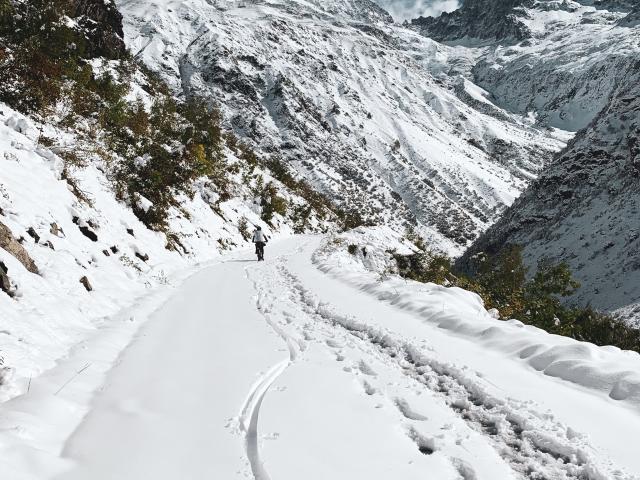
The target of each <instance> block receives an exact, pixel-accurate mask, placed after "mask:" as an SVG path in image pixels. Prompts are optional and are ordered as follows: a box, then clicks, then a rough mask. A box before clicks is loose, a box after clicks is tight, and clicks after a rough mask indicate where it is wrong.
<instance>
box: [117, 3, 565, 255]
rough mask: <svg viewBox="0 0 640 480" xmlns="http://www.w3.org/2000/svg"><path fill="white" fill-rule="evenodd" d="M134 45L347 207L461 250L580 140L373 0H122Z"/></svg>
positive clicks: (460, 52) (459, 52)
mask: <svg viewBox="0 0 640 480" xmlns="http://www.w3.org/2000/svg"><path fill="white" fill-rule="evenodd" d="M118 5H119V7H120V9H121V10H122V12H123V14H124V18H125V22H126V24H125V35H126V38H127V43H128V45H129V46H130V48H131V49H132V50H133V51H134V52H137V55H138V56H139V57H140V58H142V59H144V61H145V62H146V63H147V64H148V65H150V66H151V67H152V68H153V69H155V70H156V71H159V72H161V73H162V74H163V75H164V76H165V77H166V78H167V79H168V80H169V81H170V82H172V84H173V86H174V88H176V89H178V90H180V91H182V92H183V93H184V94H186V95H190V94H202V93H203V92H207V93H208V95H209V97H210V98H211V99H212V100H213V101H216V102H218V103H219V104H220V105H221V108H222V110H223V112H224V115H225V118H226V121H227V125H228V126H229V127H230V128H232V129H233V130H234V131H235V132H236V133H237V134H238V135H239V136H240V137H241V138H244V139H247V140H248V141H249V142H251V144H252V145H253V146H254V147H255V148H257V149H258V150H259V151H261V152H264V153H266V154H270V155H276V156H279V157H281V158H283V159H284V160H285V161H286V162H287V163H288V164H289V165H291V166H293V167H294V168H295V170H296V171H297V172H298V173H299V174H300V175H301V176H302V177H304V178H306V179H307V180H309V181H310V182H311V183H312V184H313V185H314V186H315V187H316V188H317V189H318V190H320V191H321V192H323V193H325V194H327V195H329V196H330V197H331V198H334V199H336V200H337V201H338V202H339V203H340V204H341V205H342V206H343V208H345V209H346V210H349V211H356V212H358V213H359V214H360V215H362V216H363V217H365V218H368V219H371V220H374V221H382V222H385V223H389V224H394V225H396V226H397V227H398V228H399V229H401V230H404V228H405V227H406V225H410V224H416V225H417V230H418V231H419V232H421V233H422V234H423V235H424V236H425V237H427V238H429V239H430V240H431V242H432V244H433V245H434V247H439V248H442V249H444V250H447V251H449V252H451V253H459V252H461V250H462V248H464V247H465V246H466V245H468V244H469V242H470V241H471V240H473V239H474V238H475V237H476V236H477V234H478V233H479V232H481V231H483V230H485V229H486V228H487V227H488V226H489V225H490V224H491V223H493V222H494V221H495V220H496V219H497V218H498V215H499V214H500V213H501V212H502V211H503V209H504V207H505V206H506V205H509V204H511V203H512V201H513V200H514V199H515V198H516V197H517V196H518V195H519V194H520V192H521V191H522V190H523V189H524V188H525V187H526V186H527V185H528V183H529V182H530V181H531V179H533V178H534V177H535V176H536V175H537V174H538V173H539V171H540V170H541V168H542V167H543V165H544V164H546V163H548V162H549V161H550V159H551V158H552V156H553V153H554V152H556V151H557V150H559V149H560V148H561V147H562V146H563V141H566V140H567V139H568V138H569V137H568V136H567V135H566V134H562V132H555V131H553V130H549V129H546V128H545V129H539V128H536V127H533V126H532V125H531V124H530V121H529V120H528V119H524V118H523V117H522V116H520V115H514V114H510V113H508V112H506V111H504V110H503V109H501V108H499V107H496V106H495V105H494V104H493V103H492V100H491V99H490V98H489V96H488V95H487V94H486V92H484V91H483V90H482V89H479V88H477V87H476V86H475V85H474V84H472V83H471V82H469V81H468V80H467V79H465V78H464V77H463V76H462V75H461V73H463V72H465V71H468V69H469V68H470V66H471V65H472V64H473V63H474V62H473V59H472V58H471V56H472V55H473V52H470V51H468V50H466V49H460V48H450V47H446V46H443V45H441V44H438V43H436V42H434V41H432V40H430V39H426V38H424V37H423V36H421V35H419V34H417V33H416V32H414V31H412V30H410V29H406V28H403V27H400V26H398V25H395V24H393V23H392V20H391V17H390V16H389V15H388V14H387V13H386V12H385V11H383V10H382V9H380V7H378V6H377V5H376V4H374V3H372V2H369V1H364V0H332V1H322V2H321V1H311V2H302V1H294V0H289V1H286V2H272V1H251V2H231V1H219V2H214V3H212V2H207V1H204V0H188V1H184V2H183V1H180V2H177V1H173V0H166V1H162V2H153V3H148V2H142V1H140V0H121V1H120V2H118Z"/></svg>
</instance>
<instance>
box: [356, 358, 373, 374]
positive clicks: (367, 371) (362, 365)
mask: <svg viewBox="0 0 640 480" xmlns="http://www.w3.org/2000/svg"><path fill="white" fill-rule="evenodd" d="M358 368H359V369H360V371H361V372H362V373H364V374H365V375H369V376H371V377H375V376H377V375H378V374H377V373H376V372H375V370H374V369H373V368H371V367H370V366H369V364H368V363H366V362H365V361H364V360H360V362H358Z"/></svg>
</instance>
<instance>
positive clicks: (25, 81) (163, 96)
mask: <svg viewBox="0 0 640 480" xmlns="http://www.w3.org/2000/svg"><path fill="white" fill-rule="evenodd" d="M14 8H15V10H14ZM121 20H122V16H121V15H120V13H119V12H118V10H117V9H116V8H115V6H114V5H113V4H112V3H109V2H103V0H75V1H66V0H64V1H58V0H31V1H29V2H22V3H14V2H6V1H4V0H0V334H1V336H2V341H1V343H0V402H2V401H4V400H6V399H8V398H11V397H13V396H15V395H17V394H19V393H22V392H25V391H27V390H28V388H29V386H30V378H31V377H35V376H37V375H38V374H40V373H41V372H43V371H44V370H46V369H49V368H51V367H52V366H53V365H55V363H56V361H57V360H58V359H59V358H61V357H62V356H64V355H65V354H67V353H68V351H69V348H70V347H71V346H72V345H75V344H77V343H78V342H79V341H80V340H86V339H87V337H88V336H90V335H91V333H92V332H94V331H96V330H99V329H100V328H101V327H102V326H103V320H104V318H107V317H112V318H116V317H117V315H118V312H119V311H120V310H121V309H122V308H125V307H130V306H131V305H133V304H134V303H136V304H140V302H141V300H140V299H141V298H142V297H144V296H145V295H148V294H149V292H152V291H153V292H156V293H157V292H158V291H159V290H162V289H163V288H164V289H166V288H167V287H170V285H171V284H172V282H174V281H177V280H178V279H180V278H182V276H183V275H184V272H185V271H189V270H190V269H192V268H193V266H194V265H195V264H201V263H204V262H208V261H211V260H213V259H216V258H219V256H220V255H221V253H222V252H224V251H228V250H230V249H237V248H242V247H245V246H246V247H248V246H249V245H250V233H251V230H253V226H254V225H261V226H262V227H263V228H264V229H265V231H267V232H268V234H269V235H270V236H273V237H278V236H287V235H291V234H292V233H294V232H311V231H315V232H320V231H327V230H329V229H331V228H335V226H336V223H337V222H338V219H337V218H336V216H335V214H334V213H332V212H331V211H330V209H331V206H330V204H329V203H328V202H325V201H324V199H322V198H321V197H318V196H317V194H315V193H313V192H312V191H311V190H310V189H309V188H308V186H306V185H304V184H302V183H300V182H297V181H295V179H293V178H292V177H291V176H290V174H289V173H288V171H287V170H286V169H284V168H282V166H281V165H279V164H277V163H274V162H266V161H265V159H264V158H259V157H258V156H257V155H255V153H254V152H253V151H251V150H250V149H248V148H247V147H246V146H245V145H242V144H241V143H240V142H239V141H237V139H235V138H234V137H233V136H231V135H227V134H224V132H222V131H221V129H220V126H219V122H218V120H217V119H218V115H217V114H216V112H215V111H213V110H208V109H206V108H204V107H203V106H202V105H199V104H197V103H184V102H181V101H180V100H179V99H175V98H173V96H172V95H171V94H169V89H168V88H167V86H166V85H164V84H163V82H162V81H161V80H159V79H158V78H156V77H155V76H154V75H152V74H150V72H149V71H148V70H147V69H146V68H145V67H144V66H143V65H142V64H140V63H139V62H136V61H135V60H134V59H133V58H132V57H131V56H130V55H129V54H128V53H127V50H126V48H125V44H124V39H123V38H122V23H121ZM42 72H47V75H46V76H45V75H42ZM198 112H199V113H198ZM276 177H277V178H276ZM285 184H286V185H285ZM321 211H323V213H321ZM142 303H144V302H142ZM122 320H123V321H125V320H126V322H131V325H132V326H133V325H135V324H136V319H134V318H133V317H129V316H127V317H126V318H124V317H123V318H122ZM83 348H84V347H83Z"/></svg>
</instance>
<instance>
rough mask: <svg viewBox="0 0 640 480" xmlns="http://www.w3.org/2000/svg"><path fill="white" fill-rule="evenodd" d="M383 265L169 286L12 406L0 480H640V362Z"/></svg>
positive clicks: (375, 242)
mask: <svg viewBox="0 0 640 480" xmlns="http://www.w3.org/2000/svg"><path fill="white" fill-rule="evenodd" d="M348 244H356V245H358V246H359V247H360V249H359V250H358V252H357V254H356V255H351V254H349V253H348V252H347V248H346V246H347V245H348ZM362 247H364V248H365V249H366V251H367V254H366V256H365V255H364V254H363V251H362ZM388 248H396V249H398V250H402V249H405V250H407V249H411V248H412V246H411V245H410V244H409V243H407V242H405V241H403V240H402V239H400V238H399V237H398V236H397V235H396V234H394V233H393V232H392V231H391V230H388V229H385V228H379V229H369V230H364V229H363V230H357V231H353V232H350V233H347V234H343V235H341V236H337V237H309V236H307V237H305V236H296V237H293V238H291V239H288V240H282V241H279V242H276V243H274V244H273V245H271V244H270V245H269V246H268V249H267V261H266V262H264V263H257V262H255V261H254V255H253V254H252V252H248V251H247V252H242V251H239V252H236V253H232V254H227V255H224V256H222V257H221V258H220V259H219V260H217V261H215V263H212V264H210V265H208V266H203V267H201V268H198V269H197V271H196V272H195V273H193V274H192V275H191V276H190V277H189V278H188V279H186V280H182V279H181V278H178V277H176V278H171V279H169V280H168V282H167V285H165V286H164V288H163V289H162V290H159V291H154V293H152V294H150V295H148V296H147V297H146V299H145V300H142V301H140V302H139V304H138V305H137V306H134V307H132V308H131V309H130V310H129V311H126V312H124V313H123V314H121V315H118V316H115V317H113V318H111V319H108V320H106V321H105V323H104V324H103V326H102V327H101V328H100V329H97V330H96V331H94V332H93V335H92V336H91V337H89V338H87V339H86V340H85V341H84V342H82V343H80V344H78V345H77V346H76V347H75V348H74V349H73V350H72V352H71V353H70V355H68V356H67V357H66V358H65V359H64V360H62V361H60V362H59V363H58V365H57V366H56V367H54V368H53V369H51V370H49V371H48V372H46V373H45V374H44V375H42V376H40V377H38V378H34V379H33V381H32V382H31V386H30V389H29V392H28V393H26V394H24V395H22V396H19V397H17V398H14V399H13V400H10V401H9V402H7V403H5V404H4V405H3V406H2V410H1V412H2V415H0V450H1V453H0V458H1V459H2V460H1V461H0V462H1V463H2V471H3V472H7V473H5V475H8V476H7V477H6V478H11V479H12V480H14V479H15V480H22V479H25V480H26V479H38V480H43V479H48V478H55V479H87V478H91V479H92V480H100V479H105V480H106V479H114V478H118V479H122V480H125V479H140V478H155V479H159V480H161V479H175V478H181V479H194V480H195V479H202V478H225V479H232V478H256V479H259V480H265V479H299V478H305V479H310V480H316V479H317V480H320V479H327V478H333V479H345V480H346V479H354V478H367V479H377V478H380V479H382V478H406V479H413V478H415V479H419V478H425V476H429V477H430V478H437V479H452V480H453V479H459V478H464V479H491V480H499V479H518V478H540V479H543V478H544V479H590V480H602V479H637V478H640V459H639V458H638V456H637V449H636V448H635V445H634V442H633V441H632V440H633V439H634V438H635V436H636V435H637V432H638V431H640V393H639V392H640V378H639V377H638V375H637V372H638V371H640V368H639V367H640V356H639V355H637V354H635V353H630V352H622V351H619V350H616V349H612V348H598V347H594V346H593V345H587V344H584V343H580V342H576V341H573V340H569V339H563V338H558V337H554V336H551V335H548V334H546V333H545V332H542V331H540V330H537V329H533V328H529V327H523V326H521V325H519V324H518V322H516V321H510V322H501V321H498V320H495V319H493V318H492V317H491V316H490V315H489V314H488V313H487V312H486V311H485V310H484V308H483V307H482V305H481V303H480V301H479V300H478V298H477V297H476V296H475V295H473V294H470V293H468V292H465V291H462V290H459V289H455V288H452V289H446V288H443V287H439V286H435V285H430V284H417V283H413V282H405V281H404V280H400V279H398V278H397V277H395V276H394V275H393V274H391V273H389V269H388V264H387V263H386V260H385V254H384V251H385V250H386V249H388ZM132 320H133V321H132ZM532 346H534V347H533V348H532Z"/></svg>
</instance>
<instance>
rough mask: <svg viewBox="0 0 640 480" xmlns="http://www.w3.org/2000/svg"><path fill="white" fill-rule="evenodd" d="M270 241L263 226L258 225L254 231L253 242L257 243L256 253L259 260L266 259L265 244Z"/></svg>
mask: <svg viewBox="0 0 640 480" xmlns="http://www.w3.org/2000/svg"><path fill="white" fill-rule="evenodd" d="M268 241H269V237H267V236H266V235H265V234H264V232H263V231H262V227H260V226H258V227H256V229H255V231H254V232H253V243H255V244H256V254H257V255H258V261H260V260H262V261H264V246H265V245H266V244H267V242H268Z"/></svg>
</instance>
